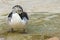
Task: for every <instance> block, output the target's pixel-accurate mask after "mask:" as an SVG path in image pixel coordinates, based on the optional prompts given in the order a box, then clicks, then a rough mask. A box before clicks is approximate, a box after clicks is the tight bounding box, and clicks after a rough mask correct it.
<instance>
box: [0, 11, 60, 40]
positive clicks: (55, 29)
mask: <svg viewBox="0 0 60 40" xmlns="http://www.w3.org/2000/svg"><path fill="white" fill-rule="evenodd" d="M29 18H30V20H29V22H28V24H27V28H26V30H27V33H28V34H20V33H17V32H15V33H7V31H8V30H9V27H8V25H7V21H6V20H7V14H6V15H1V17H0V34H1V35H2V36H1V37H4V38H5V39H4V40H9V39H10V40H20V39H21V40H28V39H29V40H31V39H34V40H35V39H36V40H37V39H38V40H40V39H41V40H42V39H44V37H47V38H49V37H50V36H51V37H52V36H58V37H60V13H49V12H46V13H44V12H36V13H34V12H33V14H31V15H29ZM32 34H33V35H32ZM35 34H36V35H35ZM38 34H39V35H38ZM35 36H37V38H35Z"/></svg>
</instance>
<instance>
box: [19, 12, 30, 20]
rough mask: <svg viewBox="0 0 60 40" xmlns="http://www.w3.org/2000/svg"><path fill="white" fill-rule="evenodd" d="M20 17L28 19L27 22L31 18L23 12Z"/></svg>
mask: <svg viewBox="0 0 60 40" xmlns="http://www.w3.org/2000/svg"><path fill="white" fill-rule="evenodd" d="M19 15H20V17H21V19H27V20H29V17H28V15H27V13H26V12H23V13H21V14H19Z"/></svg>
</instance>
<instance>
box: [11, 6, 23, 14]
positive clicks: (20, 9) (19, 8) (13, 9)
mask: <svg viewBox="0 0 60 40" xmlns="http://www.w3.org/2000/svg"><path fill="white" fill-rule="evenodd" d="M12 12H13V13H18V14H21V13H22V12H23V8H22V7H21V6H20V5H15V6H14V7H13V8H12Z"/></svg>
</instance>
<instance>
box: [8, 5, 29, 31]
mask: <svg viewBox="0 0 60 40" xmlns="http://www.w3.org/2000/svg"><path fill="white" fill-rule="evenodd" d="M28 20H29V18H28V15H27V13H26V12H24V11H23V9H22V7H21V6H20V5H16V6H14V7H13V8H12V12H11V13H10V14H9V15H8V23H9V26H10V27H11V28H12V29H13V30H24V29H25V28H26V26H25V25H26V24H27V22H28Z"/></svg>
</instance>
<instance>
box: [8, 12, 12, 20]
mask: <svg viewBox="0 0 60 40" xmlns="http://www.w3.org/2000/svg"><path fill="white" fill-rule="evenodd" d="M11 18H12V12H11V13H10V14H9V15H8V21H11Z"/></svg>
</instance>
